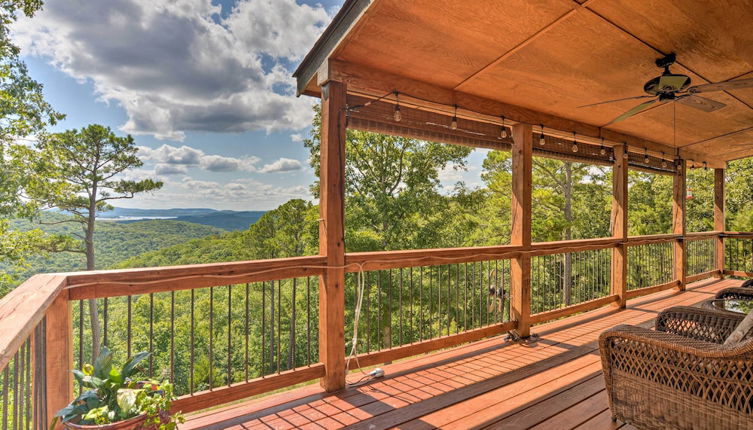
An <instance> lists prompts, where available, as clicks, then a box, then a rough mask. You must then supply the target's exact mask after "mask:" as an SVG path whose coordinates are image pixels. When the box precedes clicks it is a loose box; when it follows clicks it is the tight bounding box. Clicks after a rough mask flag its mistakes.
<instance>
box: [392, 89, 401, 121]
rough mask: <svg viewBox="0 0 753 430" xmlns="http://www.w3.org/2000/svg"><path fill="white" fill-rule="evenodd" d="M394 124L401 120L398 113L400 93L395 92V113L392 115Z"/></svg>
mask: <svg viewBox="0 0 753 430" xmlns="http://www.w3.org/2000/svg"><path fill="white" fill-rule="evenodd" d="M393 116H394V118H395V122H400V121H401V120H402V119H403V115H402V114H401V113H400V93H398V92H397V91H395V112H394V113H393Z"/></svg>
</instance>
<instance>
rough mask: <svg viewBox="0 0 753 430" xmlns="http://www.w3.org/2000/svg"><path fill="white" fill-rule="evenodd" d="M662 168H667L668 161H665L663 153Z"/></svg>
mask: <svg viewBox="0 0 753 430" xmlns="http://www.w3.org/2000/svg"><path fill="white" fill-rule="evenodd" d="M661 167H662V169H666V168H667V160H665V159H664V153H663V152H662V153H661Z"/></svg>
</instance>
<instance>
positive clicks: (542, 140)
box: [539, 133, 546, 146]
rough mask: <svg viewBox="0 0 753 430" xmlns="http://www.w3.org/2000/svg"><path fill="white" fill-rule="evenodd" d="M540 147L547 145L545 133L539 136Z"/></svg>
mask: <svg viewBox="0 0 753 430" xmlns="http://www.w3.org/2000/svg"><path fill="white" fill-rule="evenodd" d="M539 145H541V146H544V145H546V138H544V133H541V136H539Z"/></svg>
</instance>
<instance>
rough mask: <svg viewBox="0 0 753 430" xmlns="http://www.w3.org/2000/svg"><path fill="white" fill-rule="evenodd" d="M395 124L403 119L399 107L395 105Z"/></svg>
mask: <svg viewBox="0 0 753 430" xmlns="http://www.w3.org/2000/svg"><path fill="white" fill-rule="evenodd" d="M394 116H395V122H400V121H401V120H402V119H403V115H402V114H401V113H400V105H395V114H394Z"/></svg>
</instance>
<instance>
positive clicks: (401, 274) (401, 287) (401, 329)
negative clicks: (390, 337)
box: [397, 267, 403, 345]
mask: <svg viewBox="0 0 753 430" xmlns="http://www.w3.org/2000/svg"><path fill="white" fill-rule="evenodd" d="M399 274H400V283H399V286H398V288H400V290H399V291H398V294H397V295H398V307H399V311H398V312H399V318H400V327H399V330H400V331H399V336H400V345H402V344H403V268H402V267H401V268H400V272H399Z"/></svg>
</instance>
